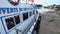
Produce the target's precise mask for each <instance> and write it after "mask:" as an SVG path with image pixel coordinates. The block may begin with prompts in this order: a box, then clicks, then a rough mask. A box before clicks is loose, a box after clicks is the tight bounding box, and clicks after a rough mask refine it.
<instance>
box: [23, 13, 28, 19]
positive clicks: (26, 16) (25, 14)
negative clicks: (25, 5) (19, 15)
mask: <svg viewBox="0 0 60 34" xmlns="http://www.w3.org/2000/svg"><path fill="white" fill-rule="evenodd" d="M27 18H28V12H27V13H24V14H23V20H26V19H27Z"/></svg>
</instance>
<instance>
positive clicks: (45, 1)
mask: <svg viewBox="0 0 60 34" xmlns="http://www.w3.org/2000/svg"><path fill="white" fill-rule="evenodd" d="M35 3H36V4H42V5H44V6H46V5H52V4H60V0H35Z"/></svg>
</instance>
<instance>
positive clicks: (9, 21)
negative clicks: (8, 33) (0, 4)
mask: <svg viewBox="0 0 60 34" xmlns="http://www.w3.org/2000/svg"><path fill="white" fill-rule="evenodd" d="M5 21H6V24H7V28H8V30H9V29H11V28H12V27H14V26H15V24H14V19H13V18H12V17H10V18H7V19H5Z"/></svg>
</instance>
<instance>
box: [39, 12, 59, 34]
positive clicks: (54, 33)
mask: <svg viewBox="0 0 60 34" xmlns="http://www.w3.org/2000/svg"><path fill="white" fill-rule="evenodd" d="M39 34H60V15H57V14H56V13H44V14H43V15H42V20H41V25H40V29H39Z"/></svg>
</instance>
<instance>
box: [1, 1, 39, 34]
mask: <svg viewBox="0 0 60 34" xmlns="http://www.w3.org/2000/svg"><path fill="white" fill-rule="evenodd" d="M38 17H39V14H38V13H37V12H36V9H35V7H34V5H29V4H22V3H19V5H17V6H14V5H12V4H10V3H9V2H8V1H7V0H0V34H32V32H33V30H34V27H35V25H36V20H38Z"/></svg>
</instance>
